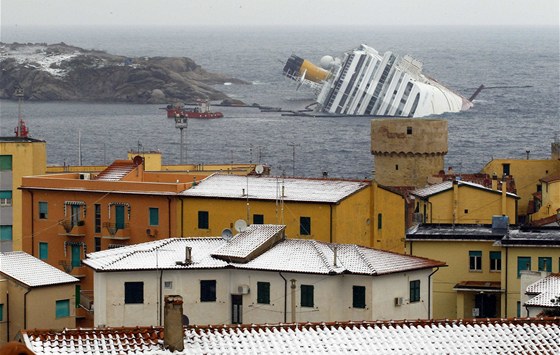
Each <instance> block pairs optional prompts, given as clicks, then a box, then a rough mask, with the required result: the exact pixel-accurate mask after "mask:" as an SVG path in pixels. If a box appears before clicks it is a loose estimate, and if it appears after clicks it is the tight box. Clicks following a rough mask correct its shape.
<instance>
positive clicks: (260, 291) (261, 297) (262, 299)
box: [257, 282, 270, 304]
mask: <svg viewBox="0 0 560 355" xmlns="http://www.w3.org/2000/svg"><path fill="white" fill-rule="evenodd" d="M257 303H263V304H270V282H257Z"/></svg>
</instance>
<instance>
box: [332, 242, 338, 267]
mask: <svg viewBox="0 0 560 355" xmlns="http://www.w3.org/2000/svg"><path fill="white" fill-rule="evenodd" d="M337 249H338V248H337V246H336V245H335V246H334V250H333V253H334V262H333V266H334V267H337V265H336V254H337Z"/></svg>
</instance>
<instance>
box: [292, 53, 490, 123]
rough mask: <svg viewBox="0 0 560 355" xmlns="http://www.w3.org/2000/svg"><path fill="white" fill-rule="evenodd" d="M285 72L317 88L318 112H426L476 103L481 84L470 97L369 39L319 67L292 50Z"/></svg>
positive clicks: (412, 114) (407, 114)
mask: <svg viewBox="0 0 560 355" xmlns="http://www.w3.org/2000/svg"><path fill="white" fill-rule="evenodd" d="M283 74H284V76H286V77H288V78H290V79H292V80H296V81H298V83H299V84H298V87H299V85H306V86H309V87H311V88H313V89H314V90H315V92H316V94H317V108H316V110H317V111H318V112H323V113H326V114H333V115H371V116H404V117H423V116H429V115H437V114H441V113H444V112H459V111H463V110H468V109H469V108H471V107H472V105H473V104H472V100H473V99H474V97H475V96H476V94H478V92H480V90H481V89H482V86H481V88H479V90H477V92H476V93H475V94H474V95H473V96H472V97H471V98H470V99H466V98H465V97H463V96H461V95H460V94H458V93H456V92H453V91H452V90H450V89H449V88H447V87H445V86H443V85H442V84H440V83H439V82H437V81H436V80H434V79H432V78H429V77H427V76H425V75H424V74H422V63H421V62H419V61H418V60H415V59H414V58H412V57H410V56H404V57H402V58H401V57H398V56H396V55H395V54H393V53H392V52H386V53H385V54H383V55H381V54H379V52H377V51H376V50H375V49H374V48H372V47H369V46H367V45H365V44H362V45H360V46H359V47H358V48H356V49H354V50H352V51H350V52H347V53H345V54H344V58H343V59H342V60H341V59H339V58H333V57H331V56H324V57H323V58H321V62H320V65H319V66H317V65H315V64H313V63H311V62H309V61H308V60H305V59H302V58H300V57H298V56H296V55H292V56H291V57H290V58H289V59H288V60H287V62H286V64H285V66H284V69H283Z"/></svg>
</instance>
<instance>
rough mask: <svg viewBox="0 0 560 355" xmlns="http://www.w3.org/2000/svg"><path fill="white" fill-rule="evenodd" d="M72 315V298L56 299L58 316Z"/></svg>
mask: <svg viewBox="0 0 560 355" xmlns="http://www.w3.org/2000/svg"><path fill="white" fill-rule="evenodd" d="M64 317H70V300H60V301H56V318H64Z"/></svg>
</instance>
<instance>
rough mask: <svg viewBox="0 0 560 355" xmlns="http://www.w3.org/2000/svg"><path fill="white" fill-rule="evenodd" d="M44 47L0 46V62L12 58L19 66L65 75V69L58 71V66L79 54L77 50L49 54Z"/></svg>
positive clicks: (38, 45)
mask: <svg viewBox="0 0 560 355" xmlns="http://www.w3.org/2000/svg"><path fill="white" fill-rule="evenodd" d="M47 49H48V47H47V46H46V45H40V44H30V45H19V46H12V45H9V44H0V62H2V61H4V60H6V59H8V58H13V59H15V60H16V62H17V63H19V64H24V65H26V66H27V67H32V68H36V69H39V70H43V71H45V72H48V73H49V74H51V75H53V76H59V77H62V76H64V75H66V73H67V69H60V68H59V67H60V64H61V63H63V62H65V61H67V60H70V59H72V58H74V57H76V56H78V55H80V54H82V53H81V52H80V51H79V50H77V49H76V50H75V51H73V52H69V53H68V52H65V53H53V52H49V51H48V50H47Z"/></svg>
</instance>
